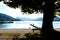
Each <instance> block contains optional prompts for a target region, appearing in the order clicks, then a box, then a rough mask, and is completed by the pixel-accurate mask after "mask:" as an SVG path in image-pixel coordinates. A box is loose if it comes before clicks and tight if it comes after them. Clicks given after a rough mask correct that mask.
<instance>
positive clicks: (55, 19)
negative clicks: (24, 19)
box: [34, 17, 60, 21]
mask: <svg viewBox="0 0 60 40" xmlns="http://www.w3.org/2000/svg"><path fill="white" fill-rule="evenodd" d="M42 20H43V18H37V19H34V21H42ZM54 21H60V18H58V17H55V18H54Z"/></svg>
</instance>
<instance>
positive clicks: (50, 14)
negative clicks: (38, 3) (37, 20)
mask: <svg viewBox="0 0 60 40" xmlns="http://www.w3.org/2000/svg"><path fill="white" fill-rule="evenodd" d="M55 1H56V0H55ZM55 1H54V0H46V1H45V5H44V9H43V12H44V14H43V25H42V30H41V39H42V40H51V39H49V34H50V33H51V32H52V31H53V30H54V29H53V23H52V22H53V19H54V11H55V4H54V2H55Z"/></svg>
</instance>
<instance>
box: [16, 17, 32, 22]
mask: <svg viewBox="0 0 60 40" xmlns="http://www.w3.org/2000/svg"><path fill="white" fill-rule="evenodd" d="M16 19H21V20H22V21H31V20H33V19H32V18H26V17H16Z"/></svg>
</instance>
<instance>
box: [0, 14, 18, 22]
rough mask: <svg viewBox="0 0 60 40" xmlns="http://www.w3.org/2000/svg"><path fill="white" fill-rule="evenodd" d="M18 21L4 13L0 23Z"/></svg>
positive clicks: (1, 15) (0, 16)
mask: <svg viewBox="0 0 60 40" xmlns="http://www.w3.org/2000/svg"><path fill="white" fill-rule="evenodd" d="M15 20H17V19H15V18H13V17H11V16H8V15H6V14H3V13H0V21H15Z"/></svg>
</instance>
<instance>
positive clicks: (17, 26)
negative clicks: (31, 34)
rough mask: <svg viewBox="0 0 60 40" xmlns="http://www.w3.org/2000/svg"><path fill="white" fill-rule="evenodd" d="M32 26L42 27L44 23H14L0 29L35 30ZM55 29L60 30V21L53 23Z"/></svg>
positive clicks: (4, 25)
mask: <svg viewBox="0 0 60 40" xmlns="http://www.w3.org/2000/svg"><path fill="white" fill-rule="evenodd" d="M30 24H34V25H35V26H38V27H42V21H14V22H13V23H5V24H0V29H21V28H34V27H32V26H31V25H30ZM53 26H54V28H60V21H53Z"/></svg>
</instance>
